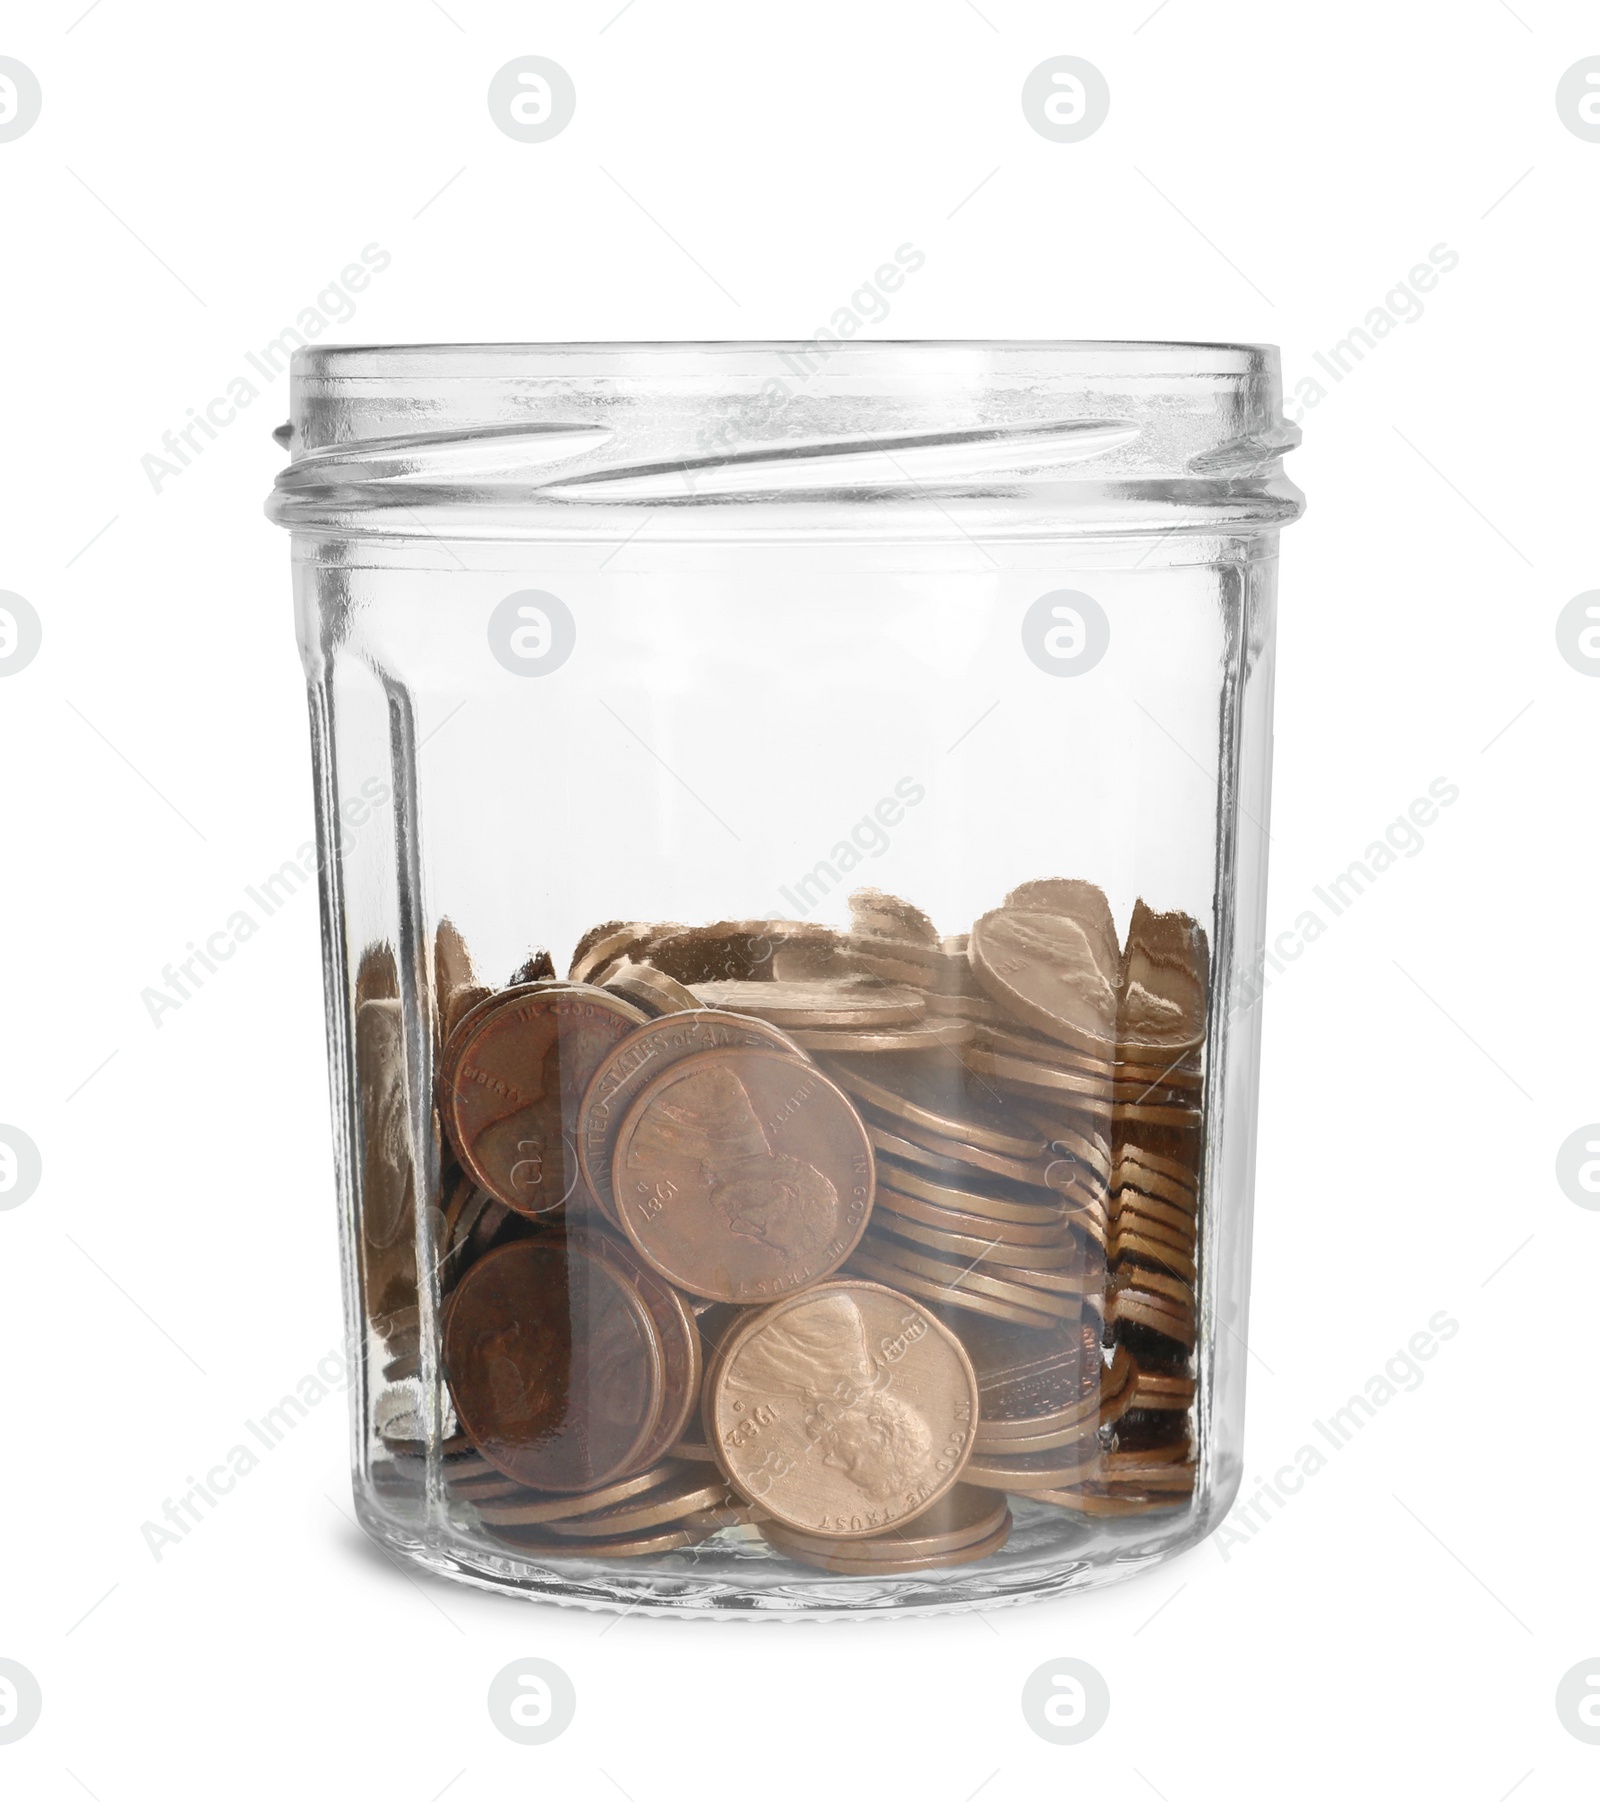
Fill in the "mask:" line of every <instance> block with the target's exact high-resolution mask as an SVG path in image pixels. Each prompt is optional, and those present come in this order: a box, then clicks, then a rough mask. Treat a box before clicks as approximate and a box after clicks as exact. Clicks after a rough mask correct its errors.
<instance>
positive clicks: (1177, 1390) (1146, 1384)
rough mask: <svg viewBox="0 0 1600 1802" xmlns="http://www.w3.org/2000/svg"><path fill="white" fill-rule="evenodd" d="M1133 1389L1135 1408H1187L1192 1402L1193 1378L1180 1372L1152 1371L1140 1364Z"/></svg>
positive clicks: (1193, 1393)
mask: <svg viewBox="0 0 1600 1802" xmlns="http://www.w3.org/2000/svg"><path fill="white" fill-rule="evenodd" d="M1133 1387H1134V1394H1133V1406H1134V1407H1135V1408H1160V1409H1172V1408H1188V1407H1190V1406H1191V1405H1192V1404H1193V1402H1194V1396H1195V1381H1194V1378H1193V1377H1192V1376H1190V1375H1188V1374H1187V1373H1186V1372H1182V1371H1165V1370H1154V1369H1150V1368H1149V1367H1147V1366H1146V1365H1144V1364H1143V1363H1141V1364H1140V1365H1139V1374H1138V1376H1137V1377H1136V1378H1135V1379H1134V1386H1133Z"/></svg>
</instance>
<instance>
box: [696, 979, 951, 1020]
mask: <svg viewBox="0 0 1600 1802" xmlns="http://www.w3.org/2000/svg"><path fill="white" fill-rule="evenodd" d="M693 986H694V992H695V994H696V996H697V997H698V1005H699V1006H701V1007H716V1008H721V1009H723V1010H724V1011H725V1012H727V1013H732V1014H754V1015H755V1016H756V1018H757V1019H760V1020H769V1021H771V1023H772V1024H773V1025H774V1026H799V1027H805V1028H817V1027H824V1026H836V1027H847V1026H848V1027H857V1028H861V1029H866V1028H868V1027H874V1028H876V1027H885V1026H900V1025H910V1024H912V1023H914V1022H916V1021H918V1020H920V1019H921V1018H922V1017H923V1012H924V1003H923V999H922V996H921V995H920V994H918V993H917V991H916V990H915V989H907V988H894V987H886V986H885V985H884V984H883V983H881V982H869V981H866V980H864V979H863V978H861V977H858V976H843V977H834V978H831V979H828V980H825V981H817V982H697V983H695V984H694V985H693Z"/></svg>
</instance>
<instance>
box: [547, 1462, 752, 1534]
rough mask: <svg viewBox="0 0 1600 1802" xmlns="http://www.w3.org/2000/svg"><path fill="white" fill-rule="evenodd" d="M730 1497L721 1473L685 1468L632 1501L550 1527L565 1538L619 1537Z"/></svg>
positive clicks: (571, 1517)
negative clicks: (718, 1474)
mask: <svg viewBox="0 0 1600 1802" xmlns="http://www.w3.org/2000/svg"><path fill="white" fill-rule="evenodd" d="M731 1499H732V1498H731V1496H730V1495H729V1493H728V1486H727V1484H726V1483H724V1482H723V1480H722V1478H721V1477H720V1476H708V1475H707V1474H706V1472H705V1471H703V1470H698V1471H697V1470H685V1471H683V1472H681V1473H680V1474H678V1475H677V1476H673V1477H670V1478H669V1479H668V1480H667V1481H666V1482H665V1483H659V1484H657V1485H656V1486H655V1487H654V1488H653V1489H650V1490H647V1491H646V1492H645V1493H644V1494H643V1495H640V1496H635V1497H633V1498H632V1499H631V1500H628V1501H624V1502H614V1503H612V1504H611V1505H610V1506H609V1507H605V1508H597V1509H595V1511H594V1512H593V1513H591V1514H570V1515H566V1516H563V1517H562V1518H561V1519H558V1520H553V1521H551V1523H550V1530H551V1532H553V1533H559V1534H560V1535H561V1536H562V1537H563V1538H573V1539H607V1538H616V1537H618V1536H619V1535H631V1534H635V1533H644V1532H647V1531H648V1530H649V1529H650V1528H652V1527H660V1526H665V1525H666V1524H667V1523H668V1522H670V1521H679V1520H682V1519H684V1518H685V1516H687V1515H690V1514H699V1513H702V1512H703V1511H704V1510H705V1509H707V1508H717V1507H721V1506H723V1505H724V1504H726V1503H727V1502H729V1501H730V1500H731Z"/></svg>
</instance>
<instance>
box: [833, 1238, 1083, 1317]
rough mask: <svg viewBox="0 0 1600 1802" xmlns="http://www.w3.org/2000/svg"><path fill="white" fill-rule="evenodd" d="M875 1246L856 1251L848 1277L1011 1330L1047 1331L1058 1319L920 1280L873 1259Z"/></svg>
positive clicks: (965, 1289) (867, 1243) (979, 1292)
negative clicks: (1003, 1324)
mask: <svg viewBox="0 0 1600 1802" xmlns="http://www.w3.org/2000/svg"><path fill="white" fill-rule="evenodd" d="M876 1250H877V1248H876V1246H875V1245H873V1243H872V1242H871V1241H870V1240H868V1241H865V1242H864V1243H863V1244H862V1245H860V1246H858V1247H857V1248H856V1252H855V1255H854V1256H853V1257H852V1258H851V1260H850V1270H851V1272H852V1274H855V1275H860V1276H864V1277H868V1278H871V1279H872V1280H874V1281H877V1282H881V1283H885V1284H887V1285H889V1286H890V1287H891V1288H894V1289H898V1290H901V1291H902V1292H904V1293H905V1294H907V1295H913V1296H917V1297H919V1298H920V1299H922V1300H923V1301H925V1302H930V1303H932V1304H934V1305H935V1306H937V1307H939V1308H942V1309H951V1308H954V1309H957V1310H959V1311H960V1312H961V1313H963V1314H969V1313H970V1314H978V1315H982V1316H984V1317H986V1318H989V1319H993V1320H1004V1321H1007V1322H1009V1323H1010V1324H1011V1325H1013V1326H1023V1327H1030V1328H1039V1329H1048V1328H1050V1327H1053V1326H1055V1325H1056V1324H1057V1320H1058V1318H1059V1317H1058V1316H1057V1315H1054V1314H1049V1313H1046V1312H1045V1311H1044V1310H1043V1309H1040V1308H1025V1307H1021V1306H1019V1305H1017V1304H1015V1303H1012V1302H1008V1301H1003V1300H1001V1299H1000V1298H999V1297H997V1296H993V1295H988V1294H985V1293H984V1292H983V1291H982V1290H980V1289H973V1288H969V1287H967V1286H965V1285H963V1286H962V1287H960V1288H956V1287H953V1286H952V1285H951V1284H950V1283H949V1282H948V1281H943V1280H940V1279H939V1278H934V1277H924V1276H919V1275H916V1274H914V1273H913V1272H911V1271H909V1270H907V1269H905V1268H904V1267H903V1266H902V1265H901V1264H899V1263H898V1262H894V1261H891V1260H889V1259H887V1258H880V1257H878V1256H876V1255H875V1254H876Z"/></svg>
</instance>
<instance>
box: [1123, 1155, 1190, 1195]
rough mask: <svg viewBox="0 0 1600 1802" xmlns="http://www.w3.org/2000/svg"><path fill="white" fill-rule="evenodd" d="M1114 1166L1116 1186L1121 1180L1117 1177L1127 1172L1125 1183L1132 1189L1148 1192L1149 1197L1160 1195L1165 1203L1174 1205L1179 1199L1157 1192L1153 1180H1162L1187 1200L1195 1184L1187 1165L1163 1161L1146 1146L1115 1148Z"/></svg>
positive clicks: (1164, 1192)
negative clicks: (1150, 1195)
mask: <svg viewBox="0 0 1600 1802" xmlns="http://www.w3.org/2000/svg"><path fill="white" fill-rule="evenodd" d="M1116 1164H1117V1171H1118V1176H1117V1181H1118V1182H1119V1183H1120V1182H1121V1181H1122V1180H1123V1177H1122V1174H1121V1173H1123V1172H1127V1173H1128V1179H1129V1180H1130V1181H1131V1182H1132V1183H1133V1185H1134V1186H1135V1187H1136V1188H1145V1189H1149V1191H1150V1193H1151V1194H1152V1195H1164V1196H1165V1197H1166V1199H1167V1200H1168V1201H1178V1200H1179V1196H1178V1195H1177V1194H1169V1193H1168V1192H1167V1191H1166V1190H1165V1189H1160V1188H1157V1187H1156V1186H1155V1178H1157V1177H1160V1178H1163V1179H1165V1180H1166V1181H1167V1182H1168V1183H1169V1184H1170V1185H1171V1186H1172V1188H1173V1189H1175V1190H1181V1191H1182V1192H1183V1193H1184V1194H1187V1195H1188V1196H1190V1197H1191V1198H1192V1197H1193V1195H1194V1192H1195V1188H1196V1185H1197V1183H1198V1180H1199V1179H1198V1178H1197V1177H1196V1175H1195V1172H1194V1170H1193V1169H1192V1168H1191V1167H1190V1166H1189V1165H1188V1164H1185V1163H1183V1162H1181V1161H1180V1160H1179V1159H1177V1158H1170V1157H1163V1156H1162V1155H1161V1153H1160V1152H1158V1151H1152V1150H1151V1149H1150V1147H1149V1146H1147V1145H1120V1146H1118V1148H1117V1158H1116ZM1152 1172H1153V1173H1154V1174H1153V1175H1152V1174H1151V1173H1152ZM1180 1205H1181V1203H1180Z"/></svg>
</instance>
